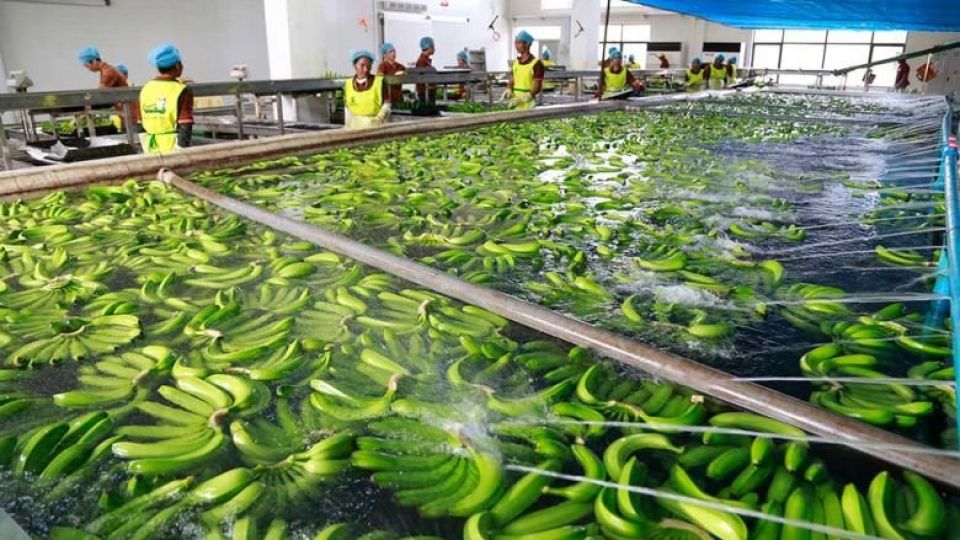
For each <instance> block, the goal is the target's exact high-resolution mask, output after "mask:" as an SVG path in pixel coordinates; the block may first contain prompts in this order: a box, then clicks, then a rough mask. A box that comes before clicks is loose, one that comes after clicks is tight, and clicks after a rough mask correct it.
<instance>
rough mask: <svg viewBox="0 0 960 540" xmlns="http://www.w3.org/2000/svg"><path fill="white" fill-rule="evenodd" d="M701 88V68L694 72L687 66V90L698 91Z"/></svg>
mask: <svg viewBox="0 0 960 540" xmlns="http://www.w3.org/2000/svg"><path fill="white" fill-rule="evenodd" d="M700 90H703V68H701V69H700V71H698V72H697V73H694V72H693V71H691V70H690V69H689V68H687V92H699V91H700Z"/></svg>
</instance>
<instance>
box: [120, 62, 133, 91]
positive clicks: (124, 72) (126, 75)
mask: <svg viewBox="0 0 960 540" xmlns="http://www.w3.org/2000/svg"><path fill="white" fill-rule="evenodd" d="M117 71H119V72H120V74H121V75H123V78H124V79H126V80H127V86H133V83H131V82H130V70H129V69H127V66H126V65H124V64H117Z"/></svg>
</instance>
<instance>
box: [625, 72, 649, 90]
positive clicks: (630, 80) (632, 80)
mask: <svg viewBox="0 0 960 540" xmlns="http://www.w3.org/2000/svg"><path fill="white" fill-rule="evenodd" d="M627 84H629V85H630V86H632V87H634V88H636V89H637V90H645V89H646V86H645V85H644V84H643V81H641V80H640V79H638V78H636V77H634V76H633V73H630V70H629V69H628V70H627Z"/></svg>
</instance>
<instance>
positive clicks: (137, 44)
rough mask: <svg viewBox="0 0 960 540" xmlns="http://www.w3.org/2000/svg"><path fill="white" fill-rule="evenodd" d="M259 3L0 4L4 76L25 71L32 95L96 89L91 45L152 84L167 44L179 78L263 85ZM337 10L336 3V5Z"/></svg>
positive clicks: (264, 70) (180, 0) (255, 0)
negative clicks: (243, 76) (178, 58)
mask: <svg viewBox="0 0 960 540" xmlns="http://www.w3.org/2000/svg"><path fill="white" fill-rule="evenodd" d="M262 2H263V0H202V1H196V0H164V1H163V2H159V1H154V0H113V1H112V2H111V6H110V7H85V6H71V5H57V4H43V3H28V2H0V52H2V55H3V61H4V64H5V66H6V68H7V69H26V70H27V71H28V72H29V74H30V78H31V79H33V82H34V84H35V86H34V88H33V89H32V90H33V91H36V90H73V89H78V88H86V87H96V85H97V80H98V79H97V76H96V75H95V74H93V73H90V72H88V71H86V70H85V69H83V67H82V66H81V65H80V64H79V62H78V61H77V57H76V53H77V50H79V49H80V48H81V47H83V46H84V45H87V44H88V43H92V44H94V45H96V46H97V47H98V48H99V49H100V52H101V54H102V55H103V57H104V60H105V61H107V62H109V63H111V64H118V63H122V64H126V65H127V66H128V67H129V68H130V77H131V79H132V80H133V81H134V82H135V83H143V82H144V81H145V80H147V79H148V78H149V77H152V75H153V73H154V70H153V67H152V66H151V65H150V64H149V62H148V60H147V54H148V53H149V52H150V49H151V48H153V47H154V46H155V45H157V44H159V43H161V42H164V41H169V42H171V43H173V44H175V45H176V46H177V47H178V48H179V49H180V51H181V53H182V54H183V61H184V67H185V71H184V75H186V76H187V77H189V78H191V79H193V80H195V81H197V82H207V81H222V80H226V79H228V75H229V73H230V67H231V66H232V65H233V64H238V63H245V64H247V65H248V66H249V68H250V74H251V77H253V78H267V77H268V76H269V70H268V68H267V47H266V31H265V27H264V19H263V7H262ZM337 3H339V2H337Z"/></svg>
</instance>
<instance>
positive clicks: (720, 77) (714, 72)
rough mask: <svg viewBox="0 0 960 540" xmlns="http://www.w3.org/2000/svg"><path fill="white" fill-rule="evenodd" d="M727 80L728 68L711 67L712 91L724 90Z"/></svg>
mask: <svg viewBox="0 0 960 540" xmlns="http://www.w3.org/2000/svg"><path fill="white" fill-rule="evenodd" d="M726 80H727V68H725V67H723V66H720V67H719V68H718V67H717V66H715V65H712V64H711V65H710V89H711V90H723V86H724V82H725V81H726Z"/></svg>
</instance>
